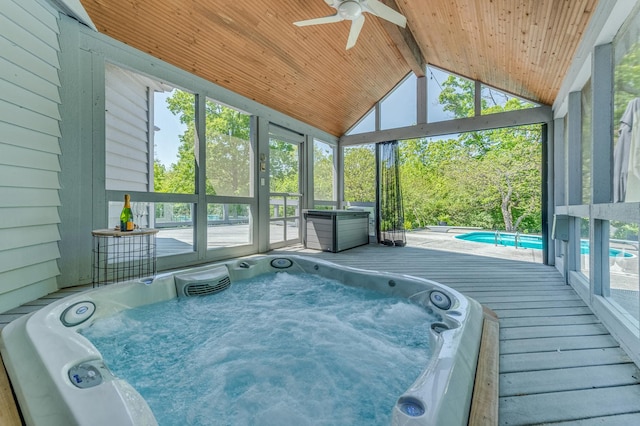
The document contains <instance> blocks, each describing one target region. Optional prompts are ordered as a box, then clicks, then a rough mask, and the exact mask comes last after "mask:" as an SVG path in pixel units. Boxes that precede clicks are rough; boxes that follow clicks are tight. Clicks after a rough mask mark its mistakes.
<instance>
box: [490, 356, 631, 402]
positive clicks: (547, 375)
mask: <svg viewBox="0 0 640 426" xmlns="http://www.w3.org/2000/svg"><path fill="white" fill-rule="evenodd" d="M638 374H640V371H638V367H636V365H635V364H632V363H629V364H615V365H604V366H603V365H593V366H590V367H576V368H567V369H562V370H545V371H523V372H517V373H505V374H501V375H500V396H501V397H506V396H516V395H523V394H525V395H532V394H537V393H550V392H562V391H570V390H577V389H591V388H609V387H613V386H626V385H634V384H637V381H638V379H637V377H638Z"/></svg>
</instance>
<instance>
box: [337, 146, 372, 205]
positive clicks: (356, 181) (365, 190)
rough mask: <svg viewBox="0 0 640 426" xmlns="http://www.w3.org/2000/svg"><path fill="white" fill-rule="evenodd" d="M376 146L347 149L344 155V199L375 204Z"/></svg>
mask: <svg viewBox="0 0 640 426" xmlns="http://www.w3.org/2000/svg"><path fill="white" fill-rule="evenodd" d="M374 149H375V146H374V145H363V146H358V147H347V148H346V149H345V154H344V199H345V201H351V202H375V200H376V191H375V181H376V163H375V151H374Z"/></svg>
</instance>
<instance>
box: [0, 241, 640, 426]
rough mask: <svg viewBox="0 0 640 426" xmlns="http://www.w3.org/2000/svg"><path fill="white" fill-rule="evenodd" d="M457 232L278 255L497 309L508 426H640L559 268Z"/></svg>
mask: <svg viewBox="0 0 640 426" xmlns="http://www.w3.org/2000/svg"><path fill="white" fill-rule="evenodd" d="M452 234H453V232H451V231H450V232H447V233H443V232H410V233H408V234H407V246H406V247H387V246H378V245H375V244H370V245H366V246H361V247H356V248H353V249H350V250H346V251H343V252H340V253H329V252H319V251H316V250H308V249H305V248H304V247H303V246H301V245H296V246H292V247H288V248H286V249H281V250H277V251H274V252H272V253H270V254H275V253H280V254H299V255H308V256H313V257H318V258H322V259H325V260H328V261H331V262H335V263H337V264H341V265H345V266H351V267H356V268H362V269H370V270H381V271H388V272H395V273H403V274H409V275H414V276H418V277H423V278H428V279H432V280H435V281H438V282H440V283H442V284H445V285H448V286H450V287H452V288H454V289H456V290H458V291H460V292H462V293H464V294H466V295H468V296H470V297H473V298H474V299H476V300H477V301H479V302H480V303H482V304H484V305H485V306H487V307H488V308H490V309H491V310H493V311H494V312H495V313H496V314H497V315H498V317H499V324H500V331H499V341H500V345H499V353H500V356H499V409H498V411H499V418H498V423H499V424H501V425H524V424H546V423H553V424H561V425H565V424H566V425H569V424H571V425H630V424H640V370H639V369H638V368H637V367H636V365H635V364H634V363H633V362H632V361H631V360H630V358H629V357H628V356H627V355H626V353H625V352H624V351H623V350H622V349H621V348H620V346H619V345H618V343H617V342H616V341H615V339H614V338H613V337H612V336H611V335H610V334H609V332H608V331H607V329H606V328H605V327H604V326H603V325H602V324H601V322H600V321H599V320H598V319H597V318H596V317H595V315H594V314H593V313H592V312H591V310H590V309H589V307H588V306H587V305H586V304H585V303H584V302H583V301H582V299H580V297H579V296H578V295H577V293H576V292H575V291H574V290H573V289H572V288H571V287H570V286H568V285H566V284H565V283H564V280H563V278H562V276H561V275H560V274H559V273H558V271H557V270H556V269H555V268H553V267H549V266H545V265H542V264H541V252H540V251H539V250H531V249H514V248H513V247H496V246H494V245H491V244H478V243H471V242H465V241H461V240H456V239H455V238H453V235H452ZM86 288H87V287H84V288H73V289H64V290H61V291H59V292H57V293H54V294H52V295H49V296H46V297H44V298H42V299H38V300H36V301H34V302H31V303H28V304H25V305H23V306H21V307H19V308H16V309H13V310H11V311H9V312H6V313H4V314H0V328H1V327H2V326H3V325H5V324H6V323H8V322H9V321H11V320H13V319H15V318H17V317H19V316H21V315H24V314H26V313H29V312H32V311H34V310H37V309H39V308H40V307H42V306H44V305H47V304H49V303H51V302H52V301H54V300H57V299H59V298H61V297H64V296H66V295H69V294H72V293H74V292H78V291H82V290H84V289H86Z"/></svg>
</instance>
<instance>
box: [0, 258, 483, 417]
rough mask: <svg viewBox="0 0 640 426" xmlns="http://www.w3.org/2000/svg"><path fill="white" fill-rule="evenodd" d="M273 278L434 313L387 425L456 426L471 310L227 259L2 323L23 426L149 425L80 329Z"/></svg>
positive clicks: (394, 286)
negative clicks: (421, 353) (424, 355)
mask: <svg viewBox="0 0 640 426" xmlns="http://www.w3.org/2000/svg"><path fill="white" fill-rule="evenodd" d="M278 272H286V273H287V274H291V275H296V274H314V275H318V276H321V277H325V278H329V279H332V280H337V281H339V282H341V283H342V284H346V285H347V286H352V287H362V288H366V289H370V290H374V291H376V292H378V293H380V294H384V295H387V296H391V297H401V298H406V299H408V300H409V301H410V302H411V303H412V304H415V305H417V306H419V307H420V308H421V309H424V310H425V311H426V312H427V313H429V315H434V316H435V319H436V321H435V322H433V323H430V324H429V323H426V322H425V323H424V325H423V328H424V333H425V335H426V337H427V339H428V341H429V346H430V348H431V349H430V350H431V351H432V353H431V356H430V359H429V360H428V361H427V362H426V365H422V366H420V368H418V373H417V377H415V378H414V379H412V380H413V384H411V385H410V386H409V387H408V388H406V389H405V390H404V391H401V392H400V393H399V395H397V398H396V399H395V402H394V403H393V404H392V406H390V407H389V408H388V409H389V410H390V411H391V415H390V416H389V417H390V418H391V419H392V420H391V423H392V424H396V425H441V424H452V425H453V424H456V425H458V424H459V425H463V424H466V422H467V418H468V413H469V407H470V401H471V394H472V389H473V381H474V376H475V369H476V362H477V356H478V350H479V343H480V335H481V328H482V308H481V306H480V305H479V304H478V303H477V302H475V301H473V300H472V299H468V298H466V297H464V296H462V295H461V294H460V293H458V292H456V291H454V290H452V289H450V288H448V287H445V286H442V285H440V284H438V283H435V282H433V281H429V280H424V279H419V278H414V277H409V276H405V275H397V274H387V273H381V272H374V271H363V270H357V269H352V268H346V267H340V266H337V265H334V264H331V263H329V262H324V261H320V260H316V259H312V258H306V257H300V256H287V257H270V256H264V257H259V258H248V259H244V260H234V261H230V262H226V263H223V264H216V265H210V266H204V267H200V268H194V269H190V270H186V271H178V272H173V273H170V274H163V275H161V276H158V277H157V278H156V279H155V280H153V282H152V283H151V284H145V283H144V282H143V280H140V281H130V282H127V283H121V284H113V285H109V286H105V287H101V288H98V289H94V290H90V291H87V292H85V293H82V294H79V295H74V296H71V297H69V298H66V299H63V300H60V301H58V302H56V303H54V304H52V305H50V306H48V307H46V308H43V309H42V310H40V311H37V312H35V313H33V314H30V315H27V316H25V317H22V318H20V319H18V320H16V321H14V322H12V323H11V324H9V325H8V326H6V327H5V328H4V329H3V331H2V335H1V336H0V350H1V351H2V356H3V359H4V362H5V365H6V368H7V371H8V373H9V377H10V379H11V382H12V384H13V387H14V389H15V393H16V396H17V399H18V401H19V404H20V408H21V410H22V413H23V415H24V418H25V420H26V422H27V424H29V425H47V426H55V425H68V424H81V425H84V424H91V425H105V426H106V425H113V424H118V425H141V424H149V425H154V424H157V422H158V419H156V417H155V413H154V412H153V411H152V409H151V408H150V405H149V404H148V403H147V401H146V400H145V399H144V398H143V397H142V396H141V394H140V392H139V391H138V390H137V389H135V388H134V387H133V386H132V385H131V384H130V383H129V382H128V381H126V380H125V379H123V378H121V377H118V376H117V375H116V374H114V373H113V372H112V371H111V369H110V367H109V365H107V363H106V362H105V358H104V357H103V356H102V354H101V352H100V351H99V350H98V349H97V348H96V346H95V345H93V344H92V343H91V342H90V341H89V340H88V339H87V338H86V337H84V336H83V335H82V334H80V331H82V330H87V329H89V328H90V327H91V326H92V325H93V324H94V323H96V322H97V321H98V320H100V319H105V318H112V317H114V316H115V315H117V314H118V313H120V312H123V311H125V310H129V309H132V308H135V307H140V306H145V305H150V304H154V303H156V302H162V301H171V300H176V298H177V299H178V300H180V299H182V298H188V297H196V296H199V295H206V296H207V297H216V296H215V294H218V292H220V291H222V290H226V289H228V288H229V287H230V286H233V285H234V283H238V282H240V281H242V280H246V279H250V278H253V277H257V276H262V275H265V274H267V275H268V274H277V273H278ZM209 293H215V294H211V295H209ZM221 294H222V293H221ZM158 320H160V319H158ZM407 326H408V327H409V326H411V327H415V326H416V324H407ZM249 339H250V338H249ZM344 346H345V347H347V346H348V345H347V344H345V345H344ZM221 349H225V348H221ZM240 349H242V348H240ZM376 350H379V349H376ZM122 356H125V357H126V353H123V355H122ZM212 356H216V354H215V352H212ZM382 373H383V372H382V371H380V374H382ZM350 380H353V381H358V380H364V382H363V383H361V385H362V384H364V386H363V389H366V387H367V386H366V385H367V380H366V379H364V378H362V377H359V376H358V375H354V376H353V377H352V378H351V379H350ZM283 415H285V416H286V410H285V411H284V412H283ZM284 418H286V417H284ZM335 420H336V421H335V423H341V421H342V422H344V420H343V419H341V418H337V419H335ZM212 421H214V423H215V419H212Z"/></svg>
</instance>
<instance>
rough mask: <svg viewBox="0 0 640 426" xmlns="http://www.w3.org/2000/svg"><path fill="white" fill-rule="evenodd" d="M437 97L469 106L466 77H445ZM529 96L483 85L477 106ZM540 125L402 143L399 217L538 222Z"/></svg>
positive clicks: (513, 103) (515, 226) (465, 112)
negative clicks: (517, 95) (515, 94)
mask: <svg viewBox="0 0 640 426" xmlns="http://www.w3.org/2000/svg"><path fill="white" fill-rule="evenodd" d="M439 100H440V103H441V104H443V105H444V109H445V110H446V111H450V112H453V113H454V114H455V115H456V117H457V118H464V117H469V116H472V115H474V114H475V112H474V85H473V84H472V83H471V82H469V81H467V80H464V79H460V78H456V77H453V76H451V77H449V79H447V81H446V82H445V83H444V84H443V91H442V93H441V95H440V98H439ZM530 105H531V104H530V103H528V102H525V101H522V100H520V99H517V98H514V97H508V96H505V95H504V94H500V93H498V92H495V91H493V90H490V89H485V91H483V96H482V114H483V115H484V114H493V113H498V112H504V111H511V110H516V109H522V108H527V107H529V106H530ZM540 137H541V134H540V126H520V127H510V128H502V129H494V130H487V131H478V132H470V133H465V134H461V135H458V136H457V137H455V138H449V139H426V138H425V139H412V140H406V141H403V143H402V151H401V153H402V156H403V160H402V166H401V171H402V185H403V196H404V210H405V216H406V217H405V223H406V224H407V227H422V226H427V225H430V224H431V225H433V224H436V223H438V222H441V221H445V222H447V223H449V224H451V225H463V226H479V227H483V228H490V229H491V228H499V229H505V230H507V231H515V230H520V231H526V232H540V230H541V214H540V209H541V175H540V165H541V146H540Z"/></svg>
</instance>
